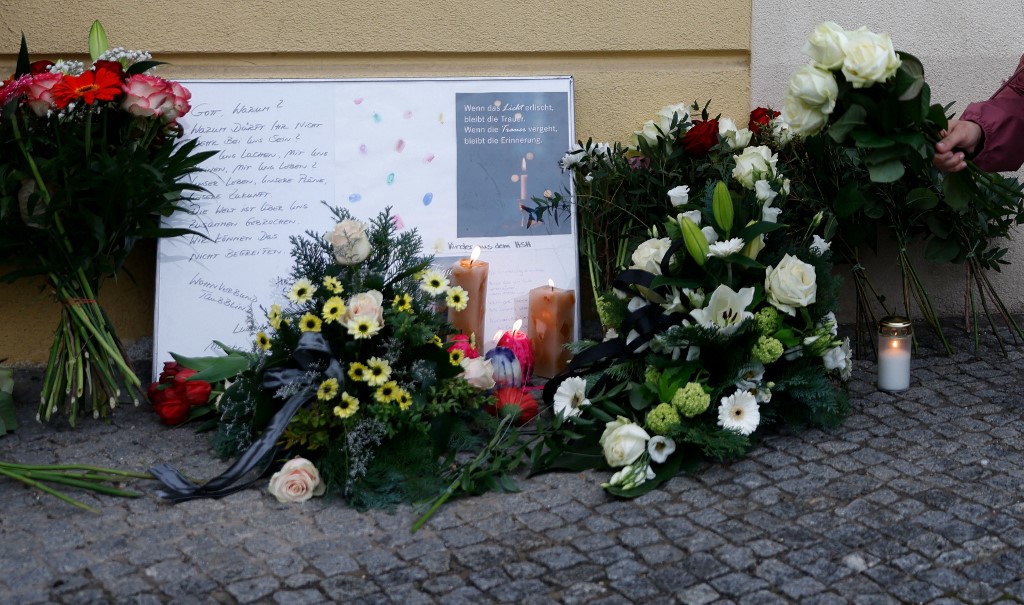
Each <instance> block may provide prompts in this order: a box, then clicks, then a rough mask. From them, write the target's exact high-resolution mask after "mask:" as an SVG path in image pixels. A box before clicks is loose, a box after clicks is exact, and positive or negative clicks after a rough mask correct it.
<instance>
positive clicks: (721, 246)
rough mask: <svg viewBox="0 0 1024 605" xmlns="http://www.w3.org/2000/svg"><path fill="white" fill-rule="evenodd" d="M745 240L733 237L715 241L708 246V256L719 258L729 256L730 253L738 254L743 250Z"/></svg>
mask: <svg viewBox="0 0 1024 605" xmlns="http://www.w3.org/2000/svg"><path fill="white" fill-rule="evenodd" d="M744 245H746V242H745V241H743V238H742V237H734V238H732V239H727V240H725V241H724V242H715V243H713V244H711V245H710V246H708V256H709V257H711V256H717V257H719V258H722V257H725V256H729V255H730V254H739V253H740V251H741V250H743V246H744Z"/></svg>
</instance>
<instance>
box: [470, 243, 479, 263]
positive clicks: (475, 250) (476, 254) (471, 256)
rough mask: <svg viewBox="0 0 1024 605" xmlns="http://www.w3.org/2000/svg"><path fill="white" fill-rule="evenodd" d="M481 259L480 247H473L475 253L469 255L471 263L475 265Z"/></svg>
mask: <svg viewBox="0 0 1024 605" xmlns="http://www.w3.org/2000/svg"><path fill="white" fill-rule="evenodd" d="M478 258H480V246H473V253H472V254H470V255H469V262H471V263H475V262H476V259H478Z"/></svg>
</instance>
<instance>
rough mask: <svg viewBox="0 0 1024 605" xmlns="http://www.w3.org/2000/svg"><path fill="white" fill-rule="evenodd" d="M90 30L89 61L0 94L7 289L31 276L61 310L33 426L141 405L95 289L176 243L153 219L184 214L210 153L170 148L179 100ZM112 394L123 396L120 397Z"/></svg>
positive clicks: (1, 251) (170, 87) (141, 62)
mask: <svg viewBox="0 0 1024 605" xmlns="http://www.w3.org/2000/svg"><path fill="white" fill-rule="evenodd" d="M107 47H108V44H107V39H106V34H105V33H104V31H103V28H102V26H101V25H100V24H99V22H96V23H94V24H93V27H92V30H91V31H90V35H89V51H90V54H91V57H92V64H91V65H89V66H88V67H86V66H85V65H84V64H83V63H82V62H79V61H65V60H61V61H57V62H56V63H54V62H51V61H46V60H44V61H36V62H34V63H30V62H29V56H28V50H27V47H26V44H25V41H24V38H23V39H22V46H21V52H20V54H19V56H18V64H17V70H16V72H15V73H14V74H13V75H12V76H11V77H10V78H8V79H7V80H5V81H3V82H2V84H0V149H2V153H0V260H2V261H5V262H9V263H11V264H13V267H14V268H13V270H12V271H11V272H9V273H7V274H6V275H5V276H4V279H6V280H8V281H10V280H14V279H18V278H22V277H28V276H42V277H44V278H45V279H46V282H47V285H48V286H49V288H50V289H52V291H53V293H54V296H55V297H56V299H57V301H58V302H59V303H60V304H61V321H60V324H59V325H58V327H57V331H56V334H55V335H54V340H53V345H52V347H51V349H50V356H49V360H48V365H47V370H46V373H45V376H44V379H43V388H42V394H41V401H40V405H39V413H38V417H39V418H40V419H41V420H50V418H51V417H52V415H53V414H54V413H55V412H57V411H59V410H61V409H63V410H64V411H65V412H66V413H67V417H68V420H69V422H70V423H71V424H72V425H74V423H75V420H76V418H77V417H78V416H79V415H80V414H85V413H92V414H93V415H94V416H97V417H98V416H101V415H106V414H108V413H109V412H110V410H111V409H113V408H114V406H115V405H116V404H117V402H118V401H119V400H120V399H121V398H122V396H127V397H128V398H129V399H131V400H134V401H135V402H136V403H138V402H139V400H140V399H141V398H142V397H143V396H144V395H143V393H142V392H141V388H140V382H139V379H138V378H137V377H136V375H135V373H134V371H133V369H132V366H131V363H130V361H129V359H128V357H127V355H126V354H125V352H124V349H123V347H121V343H120V341H119V340H118V338H117V335H116V333H115V331H114V327H113V325H112V323H111V322H110V319H109V318H108V317H107V316H106V314H105V313H104V312H103V310H102V309H101V307H100V305H99V302H98V295H99V290H100V286H101V284H102V282H103V280H104V279H105V278H107V277H110V276H113V275H114V274H115V273H116V272H117V271H118V270H119V269H120V268H121V267H122V265H123V264H124V262H125V259H126V258H127V256H128V253H129V252H130V251H131V249H132V247H133V246H134V244H135V243H136V242H137V241H139V240H140V239H142V238H147V237H170V236H175V235H180V234H181V233H183V232H186V231H184V230H181V229H166V228H162V227H161V226H160V220H161V218H162V217H164V216H169V215H170V214H171V213H173V212H179V211H188V208H187V205H186V203H185V202H186V201H187V198H188V194H189V192H191V191H193V190H196V189H197V187H196V186H194V185H192V184H190V183H189V182H187V179H186V177H187V176H188V175H190V174H192V173H194V172H196V171H198V170H199V164H200V163H201V162H202V161H203V160H205V159H206V158H207V157H209V156H210V155H212V154H213V153H215V152H213V151H205V152H197V151H196V141H187V142H184V143H181V142H180V139H181V137H182V129H181V127H180V126H179V125H178V123H177V120H178V118H180V117H181V116H183V115H185V114H186V113H187V112H188V111H189V96H190V95H189V92H188V91H187V90H186V89H185V88H184V87H182V86H181V85H180V84H178V83H177V82H172V81H168V80H165V79H162V78H160V77H157V76H154V75H151V74H149V73H147V72H149V71H150V70H152V69H153V68H154V67H156V66H157V65H159V63H158V62H155V61H152V60H151V59H150V55H149V54H148V53H145V52H142V51H127V50H124V49H122V48H114V49H109V50H108V48H107ZM122 387H124V388H125V389H126V390H127V393H125V392H123V391H122Z"/></svg>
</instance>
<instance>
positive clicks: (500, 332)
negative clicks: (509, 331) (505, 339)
mask: <svg viewBox="0 0 1024 605" xmlns="http://www.w3.org/2000/svg"><path fill="white" fill-rule="evenodd" d="M504 335H505V331H504V330H498V331H497V332H495V333H494V338H493V339H492V340H493V341H494V342H498V341H499V340H501V337H502V336H504Z"/></svg>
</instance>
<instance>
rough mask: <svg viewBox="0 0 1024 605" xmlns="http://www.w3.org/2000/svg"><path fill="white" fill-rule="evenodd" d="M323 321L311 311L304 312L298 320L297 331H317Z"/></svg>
mask: <svg viewBox="0 0 1024 605" xmlns="http://www.w3.org/2000/svg"><path fill="white" fill-rule="evenodd" d="M322 325H323V322H321V321H320V318H319V317H317V316H316V315H313V314H312V313H306V314H305V315H303V316H302V319H300V320H299V331H300V332H319V331H320V327H321V326H322Z"/></svg>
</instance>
